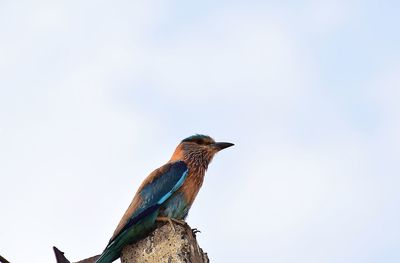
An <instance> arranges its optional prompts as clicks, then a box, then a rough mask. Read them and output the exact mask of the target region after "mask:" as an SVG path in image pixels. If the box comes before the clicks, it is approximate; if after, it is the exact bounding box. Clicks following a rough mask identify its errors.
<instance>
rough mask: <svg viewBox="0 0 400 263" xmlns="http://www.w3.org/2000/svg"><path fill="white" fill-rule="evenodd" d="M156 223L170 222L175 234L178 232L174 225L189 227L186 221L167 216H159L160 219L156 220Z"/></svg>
mask: <svg viewBox="0 0 400 263" xmlns="http://www.w3.org/2000/svg"><path fill="white" fill-rule="evenodd" d="M156 221H158V222H168V223H169V224H170V225H171V228H172V230H173V231H174V232H176V229H175V227H174V224H173V223H176V224H179V225H182V226H187V224H186V222H185V221H183V220H179V219H175V218H172V217H167V216H159V217H157V218H156Z"/></svg>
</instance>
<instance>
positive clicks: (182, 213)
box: [96, 134, 234, 263]
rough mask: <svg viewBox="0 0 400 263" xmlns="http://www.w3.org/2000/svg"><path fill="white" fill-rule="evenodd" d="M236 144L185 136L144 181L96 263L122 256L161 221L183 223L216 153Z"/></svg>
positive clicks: (108, 262) (196, 136)
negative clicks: (126, 247)
mask: <svg viewBox="0 0 400 263" xmlns="http://www.w3.org/2000/svg"><path fill="white" fill-rule="evenodd" d="M233 145H234V144H233V143H229V142H215V141H214V139H212V138H211V137H210V136H206V135H200V134H197V135H193V136H190V137H188V138H186V139H184V140H182V141H181V142H180V143H179V145H178V146H177V147H176V149H175V151H174V153H173V155H172V157H171V159H170V160H169V161H168V162H167V163H166V164H165V165H163V166H161V167H160V168H158V169H156V170H154V171H153V172H152V173H150V175H148V176H147V178H146V179H145V180H144V181H143V183H142V184H141V185H140V187H139V189H138V190H137V192H136V195H135V196H134V198H133V200H132V202H131V204H130V205H129V207H128V209H127V210H126V212H125V214H124V215H123V217H122V219H121V220H120V222H119V224H118V226H117V228H116V229H115V231H114V234H113V235H112V237H111V239H110V241H109V243H108V245H107V247H106V248H105V249H104V251H103V253H102V254H101V255H100V257H99V258H98V260H97V261H96V263H110V262H113V261H114V260H116V259H118V258H119V257H120V254H121V250H122V248H123V247H124V246H126V245H127V244H132V243H135V242H136V241H138V240H139V239H141V238H143V237H145V236H146V235H147V234H149V233H150V232H151V231H152V230H153V229H154V228H155V227H156V222H157V221H161V222H169V223H171V221H174V222H181V223H183V220H185V218H186V217H187V215H188V212H189V209H190V207H191V206H192V204H193V201H194V199H195V198H196V196H197V193H198V192H199V190H200V187H201V186H202V184H203V180H204V175H205V172H206V170H207V168H208V165H209V164H210V162H211V160H212V159H213V157H214V155H215V154H216V153H217V152H219V151H220V150H222V149H225V148H228V147H230V146H233ZM171 224H172V223H171Z"/></svg>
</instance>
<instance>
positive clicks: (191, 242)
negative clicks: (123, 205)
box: [53, 224, 210, 263]
mask: <svg viewBox="0 0 400 263" xmlns="http://www.w3.org/2000/svg"><path fill="white" fill-rule="evenodd" d="M53 249H54V253H55V256H56V260H57V263H70V261H69V260H68V259H67V258H66V257H65V256H64V252H62V251H60V250H58V249H57V248H56V247H54V248H53ZM98 257H99V255H97V256H94V257H90V258H87V259H84V260H81V261H77V262H76V263H94V262H95V261H96V259H97V258H98ZM116 262H117V261H116ZM121 262H122V263H159V262H161V263H164V262H165V263H183V262H184V263H209V262H210V261H209V259H208V256H207V253H205V252H203V250H202V249H201V248H200V247H199V245H198V244H197V240H196V235H195V234H194V232H193V230H192V229H191V228H190V227H189V226H188V225H185V226H182V225H179V224H174V225H173V227H172V225H170V224H164V225H160V226H158V227H157V228H156V229H155V230H154V231H153V232H152V233H150V234H149V235H148V236H147V237H146V238H144V239H142V240H140V241H138V242H136V243H135V244H132V245H128V246H126V247H125V248H124V249H123V250H122V253H121Z"/></svg>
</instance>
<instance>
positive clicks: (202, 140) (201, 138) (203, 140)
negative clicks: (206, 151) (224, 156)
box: [182, 134, 215, 145]
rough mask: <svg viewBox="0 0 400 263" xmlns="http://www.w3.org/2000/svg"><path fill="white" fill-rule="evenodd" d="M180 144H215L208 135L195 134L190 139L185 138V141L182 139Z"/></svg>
mask: <svg viewBox="0 0 400 263" xmlns="http://www.w3.org/2000/svg"><path fill="white" fill-rule="evenodd" d="M182 142H194V143H197V144H200V145H208V144H212V143H215V141H214V139H213V138H211V137H210V136H208V135H203V134H195V135H192V136H190V137H187V138H186V139H183V140H182Z"/></svg>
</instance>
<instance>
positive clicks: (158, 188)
mask: <svg viewBox="0 0 400 263" xmlns="http://www.w3.org/2000/svg"><path fill="white" fill-rule="evenodd" d="M187 174H188V167H187V166H186V164H185V163H184V162H182V161H178V162H173V163H167V164H165V165H163V166H162V167H160V168H158V169H157V170H155V171H154V172H152V173H151V174H150V175H149V176H148V177H147V178H146V179H145V181H144V182H143V183H142V185H141V186H140V188H139V190H138V192H137V193H136V195H135V197H134V199H133V201H132V203H131V205H130V206H129V208H128V210H127V211H126V212H125V214H124V216H123V217H122V219H121V221H120V223H119V224H118V227H117V229H116V230H115V232H114V235H113V236H112V237H111V239H110V243H111V242H112V241H113V240H114V239H115V238H117V237H118V236H119V235H121V234H122V233H123V232H124V231H125V230H126V229H128V228H130V227H131V226H132V225H135V224H136V223H137V222H138V221H140V220H141V219H142V218H144V217H146V216H147V215H149V214H151V213H152V212H154V211H155V210H157V209H158V208H159V207H160V205H161V204H162V203H164V202H165V201H166V200H167V199H168V198H169V197H170V196H171V195H172V194H173V193H174V192H175V191H176V190H177V189H178V188H179V187H180V186H181V185H182V184H183V182H184V180H185V179H186V176H187Z"/></svg>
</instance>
